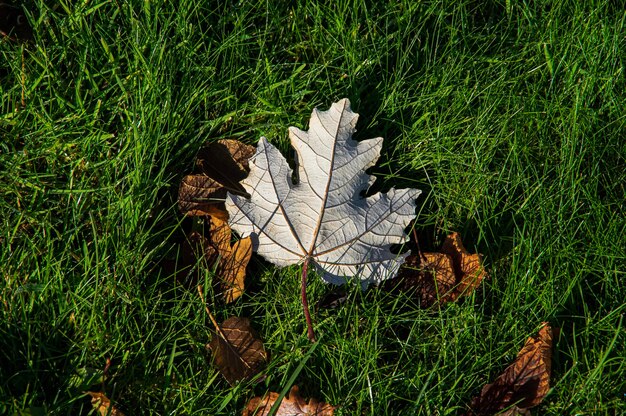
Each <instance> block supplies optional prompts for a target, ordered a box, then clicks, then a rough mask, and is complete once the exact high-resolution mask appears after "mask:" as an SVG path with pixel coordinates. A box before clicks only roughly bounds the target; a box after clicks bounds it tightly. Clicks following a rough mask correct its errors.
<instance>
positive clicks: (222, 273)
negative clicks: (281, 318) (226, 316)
mask: <svg viewBox="0 0 626 416" xmlns="http://www.w3.org/2000/svg"><path fill="white" fill-rule="evenodd" d="M208 221H209V223H210V228H209V242H210V244H209V245H208V246H207V247H206V251H205V253H206V255H207V257H209V256H213V258H215V259H216V260H217V261H218V266H217V270H216V272H217V273H216V274H217V276H218V278H219V280H220V288H219V289H218V290H219V293H221V294H222V296H223V297H224V301H225V302H226V303H230V302H233V301H235V300H236V299H238V298H239V297H240V296H241V295H242V294H243V290H244V284H245V278H246V266H247V265H248V263H249V262H250V257H251V256H252V239H251V238H250V237H246V238H242V239H240V240H237V241H236V242H235V243H234V244H232V245H231V243H230V240H231V230H230V227H229V226H228V223H226V222H225V221H222V220H220V219H218V218H217V217H211V218H209V219H208ZM211 252H212V253H211ZM209 258H211V257H209Z"/></svg>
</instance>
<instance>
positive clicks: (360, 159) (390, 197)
mask: <svg viewBox="0 0 626 416" xmlns="http://www.w3.org/2000/svg"><path fill="white" fill-rule="evenodd" d="M357 119H358V114H356V113H354V112H352V111H351V110H350V101H348V99H343V100H341V101H339V102H337V103H334V104H333V105H332V106H331V108H330V109H329V110H328V111H318V110H317V109H314V110H313V113H312V115H311V120H310V126H309V130H308V131H302V130H300V129H297V128H295V127H290V128H289V137H290V139H291V144H292V146H293V147H294V148H295V150H296V152H297V161H296V164H297V170H298V179H299V180H298V182H297V183H294V182H293V180H292V173H293V172H292V170H291V168H290V167H289V165H288V164H287V161H286V160H285V158H284V157H283V156H282V155H281V153H280V151H279V150H278V149H276V148H275V147H274V146H272V145H271V144H270V143H269V142H268V141H267V139H266V138H265V137H261V140H260V141H259V144H258V147H257V150H256V154H255V155H254V156H253V157H252V158H251V159H250V162H249V163H250V174H249V175H248V177H247V178H246V179H245V180H243V182H242V185H243V186H244V188H245V189H246V191H247V192H248V193H249V194H250V198H246V197H242V196H237V195H233V194H230V193H229V194H228V197H227V199H226V208H227V210H228V212H229V214H230V219H229V223H230V226H231V227H232V228H233V229H235V230H236V231H237V232H238V233H239V234H240V235H241V236H242V237H245V236H248V235H250V236H251V237H252V241H253V249H254V250H255V251H257V252H258V253H259V254H261V255H262V256H263V257H265V259H267V260H268V261H270V262H272V263H274V264H275V265H277V266H279V267H282V266H289V265H293V264H298V263H304V264H305V265H306V264H307V263H308V262H311V263H313V264H315V266H316V268H317V269H318V270H319V271H321V272H322V277H323V279H324V280H325V281H327V282H330V283H335V284H342V283H345V282H346V280H347V279H349V278H350V277H353V276H357V277H358V278H359V279H360V280H361V283H362V285H363V286H364V287H365V286H366V285H367V284H369V283H372V282H379V281H382V280H384V279H387V278H390V277H393V276H394V275H395V274H396V272H397V271H398V268H399V267H400V265H401V264H402V263H403V262H404V259H405V257H406V256H407V255H408V253H407V254H401V255H397V254H394V253H392V252H391V251H390V247H391V245H392V244H399V243H403V242H405V241H407V239H408V236H407V235H406V234H405V233H404V228H406V227H407V225H408V224H409V222H410V221H411V219H413V217H414V215H415V199H416V198H417V197H418V195H419V194H420V193H421V191H419V190H417V189H401V190H396V189H391V190H389V192H387V193H386V194H382V193H377V194H375V195H372V196H369V197H367V198H364V197H363V196H362V193H364V192H365V191H366V190H367V189H368V188H369V186H370V185H371V184H372V183H373V182H374V180H375V178H374V177H373V176H371V175H368V174H366V173H365V169H367V168H369V167H371V166H373V165H374V164H375V163H376V160H377V159H378V157H379V155H380V149H381V147H382V142H383V139H382V138H380V137H378V138H375V139H369V140H363V141H360V142H357V141H355V140H353V139H352V134H353V133H354V132H355V126H356V122H357Z"/></svg>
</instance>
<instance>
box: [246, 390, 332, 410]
mask: <svg viewBox="0 0 626 416" xmlns="http://www.w3.org/2000/svg"><path fill="white" fill-rule="evenodd" d="M279 397H280V394H278V393H274V392H271V393H270V394H269V395H268V396H266V397H263V398H262V397H255V398H253V399H250V401H249V402H248V404H246V408H245V409H244V411H243V416H267V415H269V414H270V409H271V408H272V406H274V404H275V403H276V401H277V400H278V398H279ZM335 408H336V407H335V406H332V405H330V404H328V403H324V402H320V401H318V400H316V399H309V401H308V402H307V401H305V400H304V399H303V398H302V397H301V396H300V394H299V391H298V386H293V387H292V388H291V390H289V394H287V396H285V397H284V398H283V400H282V401H281V402H280V406H279V407H278V409H277V410H276V413H275V415H276V416H333V415H334V414H335Z"/></svg>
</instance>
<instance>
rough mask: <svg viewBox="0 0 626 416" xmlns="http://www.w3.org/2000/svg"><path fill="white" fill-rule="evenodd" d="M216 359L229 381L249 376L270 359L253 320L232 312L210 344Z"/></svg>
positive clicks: (232, 383)
mask: <svg viewBox="0 0 626 416" xmlns="http://www.w3.org/2000/svg"><path fill="white" fill-rule="evenodd" d="M208 348H210V349H211V351H212V352H213V357H214V362H215V365H216V366H217V368H218V369H219V371H220V373H222V375H223V376H224V378H225V379H226V381H228V383H229V384H231V385H234V384H235V383H236V382H238V381H240V380H244V379H248V378H250V377H252V376H254V375H255V374H257V373H258V372H259V371H260V370H261V368H262V367H263V365H265V363H267V359H268V356H267V352H266V351H265V347H264V346H263V341H262V340H261V338H260V337H259V335H258V333H257V332H256V331H255V330H254V328H252V325H251V324H250V320H249V319H247V318H239V317H237V316H231V317H230V318H228V319H227V320H225V321H224V322H223V323H222V324H221V325H220V326H219V329H218V331H217V334H215V335H214V336H213V339H212V340H211V342H210V343H209V345H208Z"/></svg>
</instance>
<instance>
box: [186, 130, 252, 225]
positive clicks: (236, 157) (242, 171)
mask: <svg viewBox="0 0 626 416" xmlns="http://www.w3.org/2000/svg"><path fill="white" fill-rule="evenodd" d="M254 151H255V149H254V147H252V146H249V145H247V144H244V143H241V142H240V141H238V140H219V141H217V142H214V143H209V144H207V145H206V146H205V147H203V148H202V149H200V151H198V155H197V157H196V166H197V170H198V171H199V173H197V174H194V175H187V176H185V177H184V178H183V180H182V182H181V184H180V188H179V189H178V208H179V209H180V211H181V212H182V213H183V214H186V215H189V216H203V215H210V216H212V217H217V218H220V219H221V220H223V221H226V220H227V219H228V213H227V212H226V210H225V208H224V200H225V199H226V192H227V191H228V192H231V193H234V194H237V195H244V196H245V195H247V193H246V191H245V189H244V188H243V186H241V185H240V184H239V181H241V180H242V179H244V178H245V177H246V176H247V175H248V171H249V168H248V159H249V158H250V157H251V156H252V155H253V154H254Z"/></svg>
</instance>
